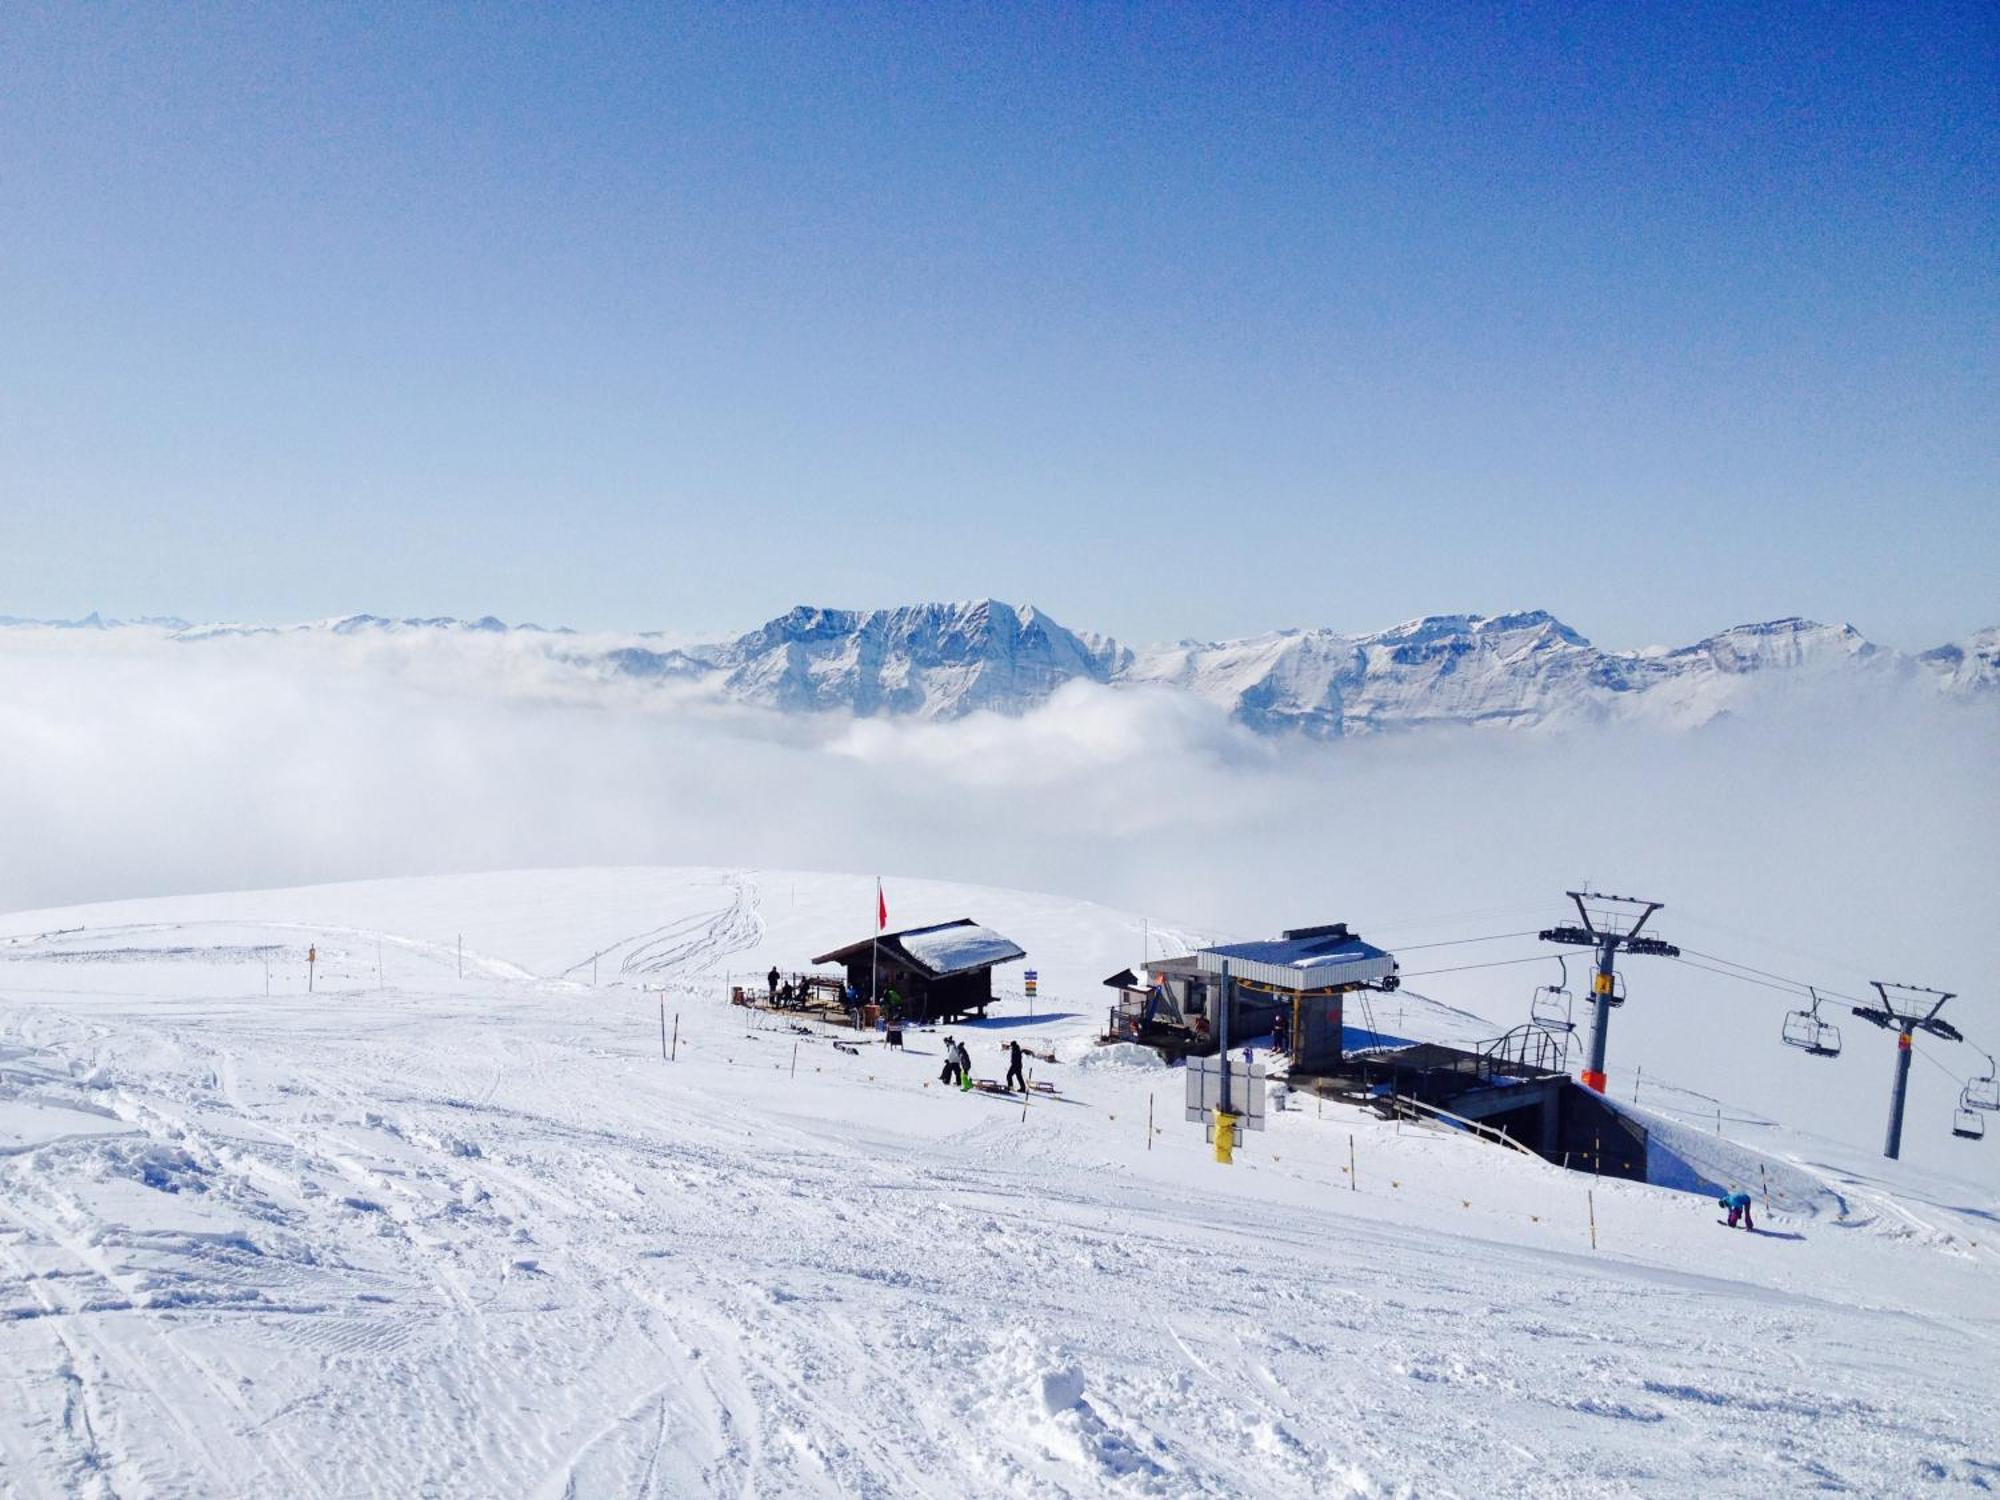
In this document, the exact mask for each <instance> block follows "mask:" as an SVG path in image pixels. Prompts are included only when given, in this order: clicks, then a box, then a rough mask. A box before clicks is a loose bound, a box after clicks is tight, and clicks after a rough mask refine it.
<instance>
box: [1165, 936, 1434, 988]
mask: <svg viewBox="0 0 2000 1500" xmlns="http://www.w3.org/2000/svg"><path fill="white" fill-rule="evenodd" d="M1194 957H1195V961H1196V962H1197V963H1198V964H1199V965H1200V967H1201V971H1202V972H1203V973H1204V974H1220V973H1221V972H1222V966H1223V965H1224V964H1225V963H1227V964H1228V965H1229V973H1230V977H1231V978H1233V979H1247V980H1250V981H1252V982H1253V983H1256V984H1267V985H1269V986H1271V988H1273V989H1276V990H1329V989H1333V988H1335V987H1337V986H1339V985H1343V984H1377V983H1380V982H1381V981H1382V980H1384V979H1387V978H1388V977H1389V976H1390V975H1391V974H1393V973H1395V972H1396V960H1395V959H1394V958H1393V957H1391V956H1390V955H1389V954H1387V953H1385V952H1383V950H1382V949H1380V948H1377V947H1376V946H1375V945H1374V944H1373V943H1364V942H1362V941H1361V939H1359V938H1355V937H1349V938H1341V939H1329V938H1316V937H1314V938H1279V939H1276V940H1273V941H1271V942H1266V943H1229V944H1226V945H1224V946H1222V947H1219V948H1203V949H1201V950H1200V951H1199V952H1197V953H1196V954H1195V955H1194Z"/></svg>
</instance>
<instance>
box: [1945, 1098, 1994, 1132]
mask: <svg viewBox="0 0 2000 1500" xmlns="http://www.w3.org/2000/svg"><path fill="white" fill-rule="evenodd" d="M1966 1093H1967V1091H1966V1090H1961V1091H1960V1093H1959V1096H1958V1112H1957V1113H1956V1114H1954V1115H1953V1116H1952V1117H1951V1133H1952V1134H1953V1135H1955V1136H1957V1137H1958V1138H1959V1139H1960V1140H1961V1141H1978V1140H1984V1139H1985V1137H1986V1116H1985V1115H1983V1114H1981V1113H1980V1112H1979V1110H1978V1109H1977V1108H1976V1107H1975V1106H1973V1105H1970V1104H1968V1103H1967V1102H1966Z"/></svg>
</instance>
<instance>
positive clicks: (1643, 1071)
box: [1632, 1063, 1646, 1104]
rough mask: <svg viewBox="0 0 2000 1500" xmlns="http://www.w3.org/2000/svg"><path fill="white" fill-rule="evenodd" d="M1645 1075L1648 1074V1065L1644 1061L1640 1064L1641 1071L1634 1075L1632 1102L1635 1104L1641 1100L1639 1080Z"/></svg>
mask: <svg viewBox="0 0 2000 1500" xmlns="http://www.w3.org/2000/svg"><path fill="white" fill-rule="evenodd" d="M1645 1076H1646V1065H1645V1064H1644V1063H1641V1064H1639V1071H1638V1072H1637V1073H1635V1074H1633V1075H1632V1102H1633V1103H1634V1104H1637V1103H1638V1102H1639V1081H1640V1080H1641V1079H1643V1078H1644V1077H1645Z"/></svg>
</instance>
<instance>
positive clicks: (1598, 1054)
mask: <svg viewBox="0 0 2000 1500" xmlns="http://www.w3.org/2000/svg"><path fill="white" fill-rule="evenodd" d="M1564 894H1566V895H1567V896H1568V897H1569V899H1570V900H1571V901H1574V902H1575V903H1576V912H1577V915H1578V916H1579V917H1581V918H1583V925H1582V926H1580V927H1579V926H1575V925H1571V924H1564V925H1562V926H1559V927H1550V928H1546V929H1544V930H1543V931H1542V933H1541V939H1542V941H1543V942H1545V943H1570V944H1573V945H1575V946H1577V947H1580V948H1594V949H1596V950H1597V970H1596V972H1595V973H1594V974H1592V975H1591V980H1590V996H1591V1000H1592V1001H1593V1002H1594V1003H1593V1006H1592V1010H1593V1016H1592V1021H1591V1027H1590V1063H1589V1065H1588V1066H1587V1067H1585V1068H1584V1070H1583V1083H1584V1087H1585V1088H1592V1089H1596V1090H1597V1092H1598V1093H1600V1094H1601V1093H1603V1092H1604V1061H1605V1053H1606V1050H1607V1047H1608V1045H1609V1042H1610V1029H1611V1008H1612V1007H1613V1006H1614V1005H1622V1004H1624V1002H1625V995H1624V991H1623V990H1622V989H1621V988H1620V986H1619V983H1618V973H1617V966H1618V954H1619V951H1620V950H1621V949H1622V950H1623V951H1625V952H1627V953H1639V954H1645V955H1648V956H1650V957H1655V958H1679V957H1680V956H1681V950H1680V949H1678V948H1676V947H1675V946H1674V945H1673V944H1672V943H1664V942H1661V941H1660V939H1658V938H1651V937H1641V936H1640V935H1639V930H1640V929H1641V928H1642V927H1644V926H1645V925H1646V923H1647V922H1648V921H1649V920H1651V918H1652V915H1653V913H1654V912H1656V911H1659V910H1660V907H1661V904H1660V903H1659V902H1658V901H1646V900H1642V899H1641V898H1640V897H1637V896H1600V895H1598V894H1596V893H1595V892H1592V891H1567V892H1565V893H1564Z"/></svg>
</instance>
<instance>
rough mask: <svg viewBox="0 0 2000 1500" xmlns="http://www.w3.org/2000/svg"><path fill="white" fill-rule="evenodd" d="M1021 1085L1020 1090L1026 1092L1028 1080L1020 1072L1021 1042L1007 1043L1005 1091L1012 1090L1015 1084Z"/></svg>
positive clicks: (1009, 1091) (1010, 1091) (1011, 1091)
mask: <svg viewBox="0 0 2000 1500" xmlns="http://www.w3.org/2000/svg"><path fill="white" fill-rule="evenodd" d="M1017 1083H1018V1084H1020V1085H1021V1092H1022V1093H1024V1094H1025V1093H1027V1092H1028V1080H1027V1078H1026V1077H1025V1076H1023V1074H1022V1072H1021V1044H1020V1043H1019V1042H1011V1041H1010V1042H1009V1043H1007V1092H1008V1093H1010V1094H1011V1093H1013V1092H1014V1085H1015V1084H1017Z"/></svg>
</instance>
